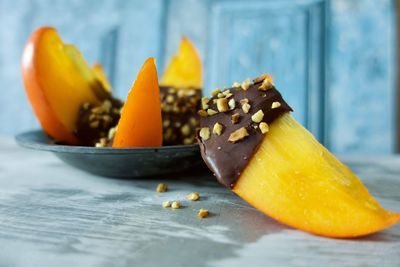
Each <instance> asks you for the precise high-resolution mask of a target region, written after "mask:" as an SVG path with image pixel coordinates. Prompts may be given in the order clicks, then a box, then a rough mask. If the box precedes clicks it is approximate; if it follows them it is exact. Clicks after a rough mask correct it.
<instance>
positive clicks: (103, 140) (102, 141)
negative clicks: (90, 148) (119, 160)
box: [95, 138, 107, 147]
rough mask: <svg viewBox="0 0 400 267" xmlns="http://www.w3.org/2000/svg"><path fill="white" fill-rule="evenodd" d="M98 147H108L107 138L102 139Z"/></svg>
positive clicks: (97, 144)
mask: <svg viewBox="0 0 400 267" xmlns="http://www.w3.org/2000/svg"><path fill="white" fill-rule="evenodd" d="M95 146H96V147H106V146H107V138H100V140H99V142H97V143H96V145H95Z"/></svg>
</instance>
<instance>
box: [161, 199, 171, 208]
mask: <svg viewBox="0 0 400 267" xmlns="http://www.w3.org/2000/svg"><path fill="white" fill-rule="evenodd" d="M162 206H163V208H170V207H171V201H164V202H163V203H162Z"/></svg>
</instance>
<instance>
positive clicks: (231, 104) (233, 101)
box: [228, 98, 236, 110]
mask: <svg viewBox="0 0 400 267" xmlns="http://www.w3.org/2000/svg"><path fill="white" fill-rule="evenodd" d="M235 105H236V104H235V99H233V98H231V99H230V100H229V102H228V106H229V109H230V110H233V109H235Z"/></svg>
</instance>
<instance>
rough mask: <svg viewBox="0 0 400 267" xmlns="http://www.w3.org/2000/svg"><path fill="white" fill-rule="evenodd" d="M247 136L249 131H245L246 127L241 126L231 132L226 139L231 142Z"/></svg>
mask: <svg viewBox="0 0 400 267" xmlns="http://www.w3.org/2000/svg"><path fill="white" fill-rule="evenodd" d="M247 136H249V133H248V132H247V129H246V128H244V127H242V128H239V129H237V130H236V131H234V132H233V133H231V134H230V136H229V139H228V141H229V142H232V143H236V142H238V141H240V140H243V139H245V138H246V137H247Z"/></svg>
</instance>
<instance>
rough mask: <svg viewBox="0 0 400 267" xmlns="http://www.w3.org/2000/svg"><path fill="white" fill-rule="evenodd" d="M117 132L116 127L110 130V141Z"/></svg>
mask: <svg viewBox="0 0 400 267" xmlns="http://www.w3.org/2000/svg"><path fill="white" fill-rule="evenodd" d="M116 132H117V129H116V127H112V128H110V130H108V139H113V138H114V136H115V133H116Z"/></svg>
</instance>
